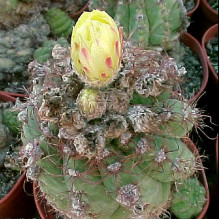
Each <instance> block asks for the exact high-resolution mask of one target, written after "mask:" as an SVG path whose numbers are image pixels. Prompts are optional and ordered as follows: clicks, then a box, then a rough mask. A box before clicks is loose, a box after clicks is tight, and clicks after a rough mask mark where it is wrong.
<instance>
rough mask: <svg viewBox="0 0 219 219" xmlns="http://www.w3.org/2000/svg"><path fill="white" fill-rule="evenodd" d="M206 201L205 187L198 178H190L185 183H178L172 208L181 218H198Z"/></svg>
mask: <svg viewBox="0 0 219 219" xmlns="http://www.w3.org/2000/svg"><path fill="white" fill-rule="evenodd" d="M205 202H206V195H205V188H204V187H203V185H201V184H200V182H199V181H198V179H196V178H189V179H187V180H186V181H185V182H184V183H183V184H181V183H179V184H177V191H175V192H174V193H173V199H172V203H171V207H170V210H171V212H173V213H174V214H175V215H176V216H177V218H179V219H189V218H196V217H198V216H199V214H200V212H201V211H202V208H203V206H204V204H205Z"/></svg>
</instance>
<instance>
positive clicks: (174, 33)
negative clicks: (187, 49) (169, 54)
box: [90, 0, 188, 50]
mask: <svg viewBox="0 0 219 219" xmlns="http://www.w3.org/2000/svg"><path fill="white" fill-rule="evenodd" d="M107 2H108V3H107V4H106V2H105V1H101V0H93V1H91V2H90V9H100V10H105V11H107V12H108V13H109V14H111V15H112V16H113V18H114V19H115V21H116V23H117V24H118V25H119V26H123V28H124V37H125V38H126V39H127V38H130V39H131V40H132V41H133V42H134V43H135V45H138V46H141V47H145V48H147V47H161V48H163V49H164V50H171V49H173V48H174V47H175V44H176V43H177V42H178V39H179V36H180V34H181V32H182V31H184V30H185V29H186V28H187V25H188V19H187V17H186V9H185V8H184V5H183V2H182V0H177V1H176V0H166V1H158V0H139V1H134V0H118V1H114V0H111V1H107ZM112 8H114V9H112ZM152 8H153V10H152ZM112 11H113V12H114V13H115V15H114V13H112Z"/></svg>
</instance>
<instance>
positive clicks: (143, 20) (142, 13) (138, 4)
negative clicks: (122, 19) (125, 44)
mask: <svg viewBox="0 0 219 219" xmlns="http://www.w3.org/2000/svg"><path fill="white" fill-rule="evenodd" d="M129 10H130V12H129V13H130V22H129V35H130V36H131V39H132V40H133V42H134V43H135V44H137V45H138V46H141V47H144V48H147V46H148V44H149V22H148V18H147V14H146V8H145V3H144V0H140V1H131V3H130V5H129Z"/></svg>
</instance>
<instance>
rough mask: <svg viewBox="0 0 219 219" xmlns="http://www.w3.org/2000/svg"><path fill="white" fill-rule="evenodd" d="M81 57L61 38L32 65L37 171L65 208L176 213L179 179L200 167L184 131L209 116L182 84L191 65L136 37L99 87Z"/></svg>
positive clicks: (32, 168)
mask: <svg viewBox="0 0 219 219" xmlns="http://www.w3.org/2000/svg"><path fill="white" fill-rule="evenodd" d="M100 31H101V30H100ZM82 38H83V37H82ZM107 40H109V39H107ZM78 46H79V47H80V44H79V45H78ZM71 49H72V51H71V53H74V52H77V51H74V48H71ZM90 55H91V56H92V53H91V54H90ZM96 58H97V59H98V57H96ZM71 62H72V60H71V55H70V50H69V49H68V48H63V47H61V46H60V45H56V46H55V47H54V48H53V51H52V59H50V60H49V61H47V62H46V63H45V64H39V63H37V62H36V61H33V62H31V63H30V64H29V66H28V70H29V72H30V73H31V75H32V78H33V82H32V92H31V93H30V97H29V100H28V101H27V102H26V104H25V105H23V104H22V105H21V106H20V108H21V109H23V110H22V111H21V112H20V113H19V115H18V117H19V118H20V120H21V121H22V127H23V130H22V141H23V147H22V151H21V154H22V157H23V159H24V160H26V161H27V162H26V164H25V167H26V169H27V177H28V179H31V180H34V181H36V182H37V184H38V186H39V188H40V191H41V193H42V194H43V195H44V197H46V199H47V203H48V204H50V205H51V206H52V207H53V209H54V210H55V211H57V212H59V214H60V215H63V216H64V217H65V218H86V219H87V218H109V219H114V218H115V219H116V218H119V219H123V218H124V219H127V218H157V217H159V216H161V215H163V214H166V211H167V209H168V208H169V207H170V205H171V198H172V195H171V192H172V185H173V184H174V182H175V181H177V180H181V181H182V180H184V179H187V178H189V177H190V176H192V175H193V174H194V173H195V172H196V170H197V162H196V157H195V155H194V154H193V153H192V152H191V151H190V150H189V149H188V148H187V146H186V145H185V144H184V143H183V142H182V141H181V138H183V137H185V136H187V134H188V133H189V132H190V131H191V129H192V128H193V126H195V125H197V124H198V122H199V121H198V120H199V111H198V110H197V109H196V108H195V107H194V106H193V105H191V104H190V103H189V102H188V100H186V99H185V98H184V97H183V94H182V93H181V89H180V77H181V75H182V74H184V73H185V69H184V68H181V69H178V68H177V65H176V63H175V61H174V60H173V59H172V58H170V57H168V56H167V55H166V54H163V53H161V52H158V51H153V50H145V49H143V48H140V47H135V46H134V45H133V44H132V42H129V41H127V42H124V49H123V59H122V64H121V69H120V71H119V72H118V74H117V75H116V76H115V77H114V78H113V80H110V82H109V83H108V84H107V85H105V84H104V86H99V87H98V88H97V87H96V86H95V87H93V86H92V84H89V83H87V80H83V78H81V77H78V73H77V72H76V70H75V69H74V67H73V66H74V65H72V63H71ZM90 64H92V63H90Z"/></svg>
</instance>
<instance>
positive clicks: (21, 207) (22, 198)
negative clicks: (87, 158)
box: [0, 91, 35, 219]
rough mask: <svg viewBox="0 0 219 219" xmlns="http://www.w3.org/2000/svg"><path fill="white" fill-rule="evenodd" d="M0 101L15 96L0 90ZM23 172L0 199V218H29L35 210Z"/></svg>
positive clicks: (29, 187) (30, 189) (12, 99)
mask: <svg viewBox="0 0 219 219" xmlns="http://www.w3.org/2000/svg"><path fill="white" fill-rule="evenodd" d="M0 100H1V101H12V102H15V101H16V98H15V97H13V96H10V95H8V94H5V93H4V92H2V91H0ZM25 180H26V175H25V173H23V174H22V175H21V176H20V178H19V179H18V181H17V182H16V184H15V185H14V186H13V188H12V189H11V190H10V192H9V193H8V194H7V195H6V196H5V197H4V198H2V199H1V200H0V219H5V218H8V219H9V218H10V219H17V218H24V219H26V218H31V217H33V214H34V211H35V205H34V200H33V197H32V196H31V195H28V194H31V193H32V186H31V184H30V183H27V182H25Z"/></svg>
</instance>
